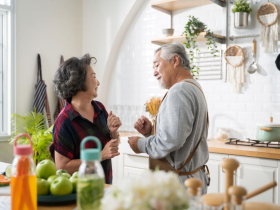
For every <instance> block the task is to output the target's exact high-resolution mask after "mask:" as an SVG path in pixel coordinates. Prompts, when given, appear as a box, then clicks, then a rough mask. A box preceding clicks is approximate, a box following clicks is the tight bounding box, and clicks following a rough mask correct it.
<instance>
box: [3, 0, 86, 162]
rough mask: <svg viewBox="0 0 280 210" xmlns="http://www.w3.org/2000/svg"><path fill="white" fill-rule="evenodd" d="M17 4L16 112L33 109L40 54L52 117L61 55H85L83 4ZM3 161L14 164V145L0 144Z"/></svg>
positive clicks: (31, 1) (77, 1)
mask: <svg viewBox="0 0 280 210" xmlns="http://www.w3.org/2000/svg"><path fill="white" fill-rule="evenodd" d="M69 2H70V1H69V0H59V1H55V0H48V1H34V0H24V1H22V0H18V1H16V113H18V114H21V115H24V114H26V113H27V112H29V111H31V110H32V105H33V97H34V93H35V90H34V85H35V83H36V79H37V60H36V59H37V53H40V54H41V60H42V71H43V79H44V80H45V82H46V84H47V91H48V97H49V103H50V110H51V114H52V115H53V113H54V111H55V106H56V103H57V97H56V96H55V93H54V92H53V84H52V80H53V76H54V73H55V71H56V70H57V69H58V66H59V61H60V55H61V53H62V54H63V55H64V58H65V59H68V58H69V57H72V56H81V55H82V1H80V0H71V3H69ZM0 147H1V152H0V161H3V162H11V161H12V159H13V151H12V146H11V145H9V144H8V143H7V142H1V143H0Z"/></svg>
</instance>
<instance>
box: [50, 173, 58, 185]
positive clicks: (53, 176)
mask: <svg viewBox="0 0 280 210" xmlns="http://www.w3.org/2000/svg"><path fill="white" fill-rule="evenodd" d="M57 177H59V175H51V176H50V177H49V178H48V182H49V183H50V184H51V183H52V181H53V180H55V179H56V178H57Z"/></svg>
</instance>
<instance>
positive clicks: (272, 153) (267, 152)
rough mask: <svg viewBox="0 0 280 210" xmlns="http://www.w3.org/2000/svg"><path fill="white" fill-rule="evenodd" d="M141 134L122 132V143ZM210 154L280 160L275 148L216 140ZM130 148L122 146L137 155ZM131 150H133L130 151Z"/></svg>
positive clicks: (209, 145)
mask: <svg viewBox="0 0 280 210" xmlns="http://www.w3.org/2000/svg"><path fill="white" fill-rule="evenodd" d="M135 135H139V136H141V134H139V133H129V132H120V136H121V137H123V138H122V139H121V142H124V139H126V138H125V137H128V136H135ZM207 143H208V148H209V152H212V153H220V154H229V155H241V156H248V157H257V158H268V159H277V160H280V149H273V148H263V147H248V146H241V145H228V144H225V141H219V140H216V139H210V140H208V141H207ZM129 149H130V148H129V146H128V147H126V146H125V145H123V146H122V152H123V153H126V154H135V153H132V152H133V151H132V152H131V151H130V152H129ZM130 150H131V149H130ZM139 156H147V155H146V154H142V155H140V154H139Z"/></svg>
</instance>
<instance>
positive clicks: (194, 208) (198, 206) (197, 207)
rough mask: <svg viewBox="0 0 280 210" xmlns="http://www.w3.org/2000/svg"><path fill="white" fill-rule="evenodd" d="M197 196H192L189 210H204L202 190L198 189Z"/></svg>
mask: <svg viewBox="0 0 280 210" xmlns="http://www.w3.org/2000/svg"><path fill="white" fill-rule="evenodd" d="M197 190H198V193H197V195H196V196H194V195H192V194H190V207H189V210H203V202H202V199H201V188H198V189H197Z"/></svg>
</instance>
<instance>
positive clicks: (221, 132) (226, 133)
mask: <svg viewBox="0 0 280 210" xmlns="http://www.w3.org/2000/svg"><path fill="white" fill-rule="evenodd" d="M229 138H230V130H229V129H227V128H217V131H216V139H217V140H227V139H229Z"/></svg>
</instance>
